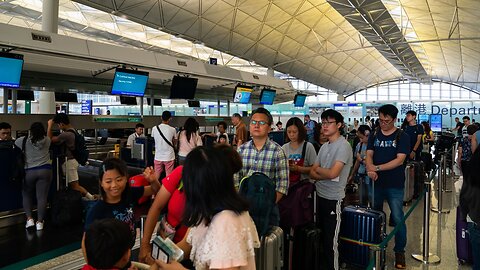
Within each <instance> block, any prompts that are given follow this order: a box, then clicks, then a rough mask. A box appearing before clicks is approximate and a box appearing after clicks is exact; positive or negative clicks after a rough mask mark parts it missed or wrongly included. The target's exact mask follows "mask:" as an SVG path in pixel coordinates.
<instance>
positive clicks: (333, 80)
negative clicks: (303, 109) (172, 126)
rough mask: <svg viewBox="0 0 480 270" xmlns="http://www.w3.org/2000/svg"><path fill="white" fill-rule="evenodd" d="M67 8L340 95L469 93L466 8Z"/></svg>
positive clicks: (237, 1) (471, 29)
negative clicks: (431, 90) (387, 85)
mask: <svg viewBox="0 0 480 270" xmlns="http://www.w3.org/2000/svg"><path fill="white" fill-rule="evenodd" d="M76 2H78V3H81V4H84V5H87V6H90V7H92V8H95V9H99V10H102V11H105V12H108V13H110V14H114V15H117V16H122V17H124V18H127V19H128V20H132V21H135V22H138V23H141V24H143V25H146V26H149V27H151V28H154V29H160V30H161V31H163V32H167V33H170V34H173V35H176V36H178V37H182V38H185V39H188V40H191V41H195V42H196V43H203V44H205V45H206V46H208V47H210V48H213V49H215V50H218V51H222V52H226V53H228V54H230V55H233V56H237V57H241V58H243V59H246V60H249V61H254V62H255V63H256V64H259V65H261V66H264V67H272V68H274V69H275V70H277V71H280V72H282V73H285V74H289V75H291V76H294V77H297V78H299V79H302V80H305V81H308V82H310V83H313V84H316V85H319V86H322V87H324V88H327V89H331V90H333V91H336V92H338V93H340V94H343V95H347V94H350V93H352V92H355V91H358V90H361V89H364V88H366V87H368V86H370V85H374V84H377V83H381V82H384V81H389V80H395V79H401V78H403V79H405V78H406V79H409V80H413V81H419V82H428V81H430V79H440V80H444V81H449V82H454V83H458V84H460V85H463V86H466V87H468V88H470V89H472V90H479V89H478V81H479V74H480V49H478V48H480V46H479V45H480V44H479V40H480V35H479V34H477V32H478V29H479V28H480V20H478V18H479V17H480V5H478V1H476V0H462V1H456V0H382V1H380V0H369V1H365V0H269V1H266V0H265V1H258V0H128V1H126V0H76ZM86 19H89V18H86ZM92 19H93V18H92Z"/></svg>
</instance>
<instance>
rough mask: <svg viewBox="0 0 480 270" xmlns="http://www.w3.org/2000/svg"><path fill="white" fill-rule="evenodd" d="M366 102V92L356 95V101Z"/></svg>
mask: <svg viewBox="0 0 480 270" xmlns="http://www.w3.org/2000/svg"><path fill="white" fill-rule="evenodd" d="M365 100H366V99H365V90H363V91H360V92H358V93H356V94H355V101H361V102H364V101H365Z"/></svg>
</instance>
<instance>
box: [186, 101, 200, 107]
mask: <svg viewBox="0 0 480 270" xmlns="http://www.w3.org/2000/svg"><path fill="white" fill-rule="evenodd" d="M188 107H192V108H199V107H200V101H198V100H189V101H188Z"/></svg>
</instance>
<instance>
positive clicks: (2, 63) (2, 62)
mask: <svg viewBox="0 0 480 270" xmlns="http://www.w3.org/2000/svg"><path fill="white" fill-rule="evenodd" d="M22 69H23V55H21V54H13V53H0V86H3V87H10V88H18V87H20V77H21V76H22Z"/></svg>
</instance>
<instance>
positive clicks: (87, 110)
mask: <svg viewBox="0 0 480 270" xmlns="http://www.w3.org/2000/svg"><path fill="white" fill-rule="evenodd" d="M82 114H92V100H82Z"/></svg>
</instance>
